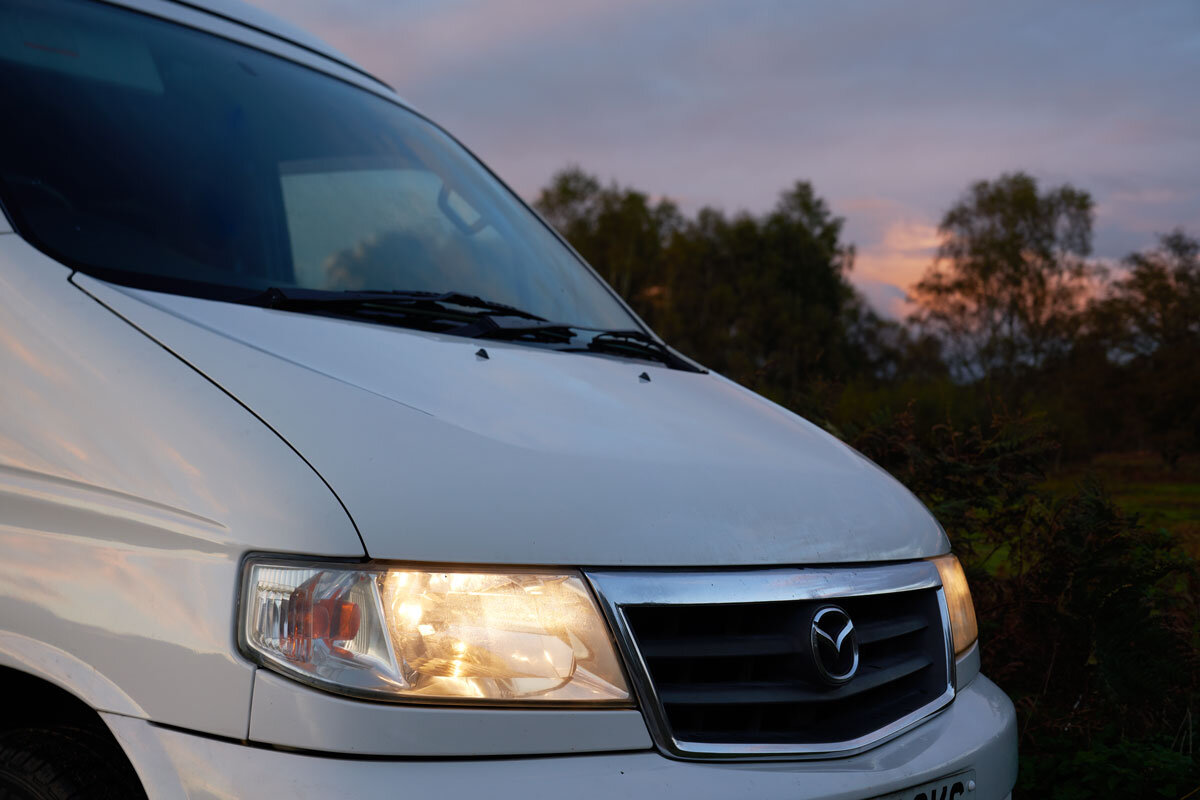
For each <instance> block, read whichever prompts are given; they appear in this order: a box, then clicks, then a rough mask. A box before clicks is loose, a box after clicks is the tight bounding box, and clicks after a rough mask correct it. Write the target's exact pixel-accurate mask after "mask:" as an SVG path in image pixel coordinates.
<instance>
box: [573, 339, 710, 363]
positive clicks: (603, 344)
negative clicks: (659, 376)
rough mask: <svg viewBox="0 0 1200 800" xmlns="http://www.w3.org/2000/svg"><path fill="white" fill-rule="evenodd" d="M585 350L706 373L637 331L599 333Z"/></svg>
mask: <svg viewBox="0 0 1200 800" xmlns="http://www.w3.org/2000/svg"><path fill="white" fill-rule="evenodd" d="M587 349H588V350H590V351H592V352H594V353H609V354H612V355H626V356H632V357H634V358H647V359H650V360H652V361H661V362H662V363H663V364H666V365H667V366H668V367H671V368H672V369H680V370H684V371H685V372H700V373H704V372H707V371H708V370H706V369H702V368H701V367H698V366H696V365H695V364H693V363H692V362H690V361H688V360H687V359H686V358H684V357H683V356H681V355H679V354H678V353H676V352H675V351H674V350H672V349H671V348H669V347H667V346H666V345H665V344H663V343H662V342H660V341H658V340H657V339H655V338H654V337H652V336H650V335H649V334H648V333H645V332H643V331H639V330H625V331H601V332H600V333H597V334H596V335H595V336H593V337H592V340H591V341H590V342H588V343H587Z"/></svg>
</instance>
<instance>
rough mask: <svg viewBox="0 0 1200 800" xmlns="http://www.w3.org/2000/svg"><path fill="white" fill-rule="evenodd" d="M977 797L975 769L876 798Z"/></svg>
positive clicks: (956, 799) (945, 799)
mask: <svg viewBox="0 0 1200 800" xmlns="http://www.w3.org/2000/svg"><path fill="white" fill-rule="evenodd" d="M973 797H975V770H967V771H966V772H959V773H956V774H954V775H950V776H948V777H945V778H938V779H936V780H932V781H929V782H927V783H922V784H920V785H918V786H910V787H909V788H907V789H905V790H904V791H901V792H892V793H891V794H885V795H882V796H881V797H876V798H874V800H971V798H973Z"/></svg>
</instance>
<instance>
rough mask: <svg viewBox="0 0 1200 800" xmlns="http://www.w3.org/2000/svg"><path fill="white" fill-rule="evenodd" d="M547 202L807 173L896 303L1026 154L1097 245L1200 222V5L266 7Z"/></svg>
mask: <svg viewBox="0 0 1200 800" xmlns="http://www.w3.org/2000/svg"><path fill="white" fill-rule="evenodd" d="M253 2H254V3H255V4H256V5H259V6H261V7H262V8H264V9H266V10H268V11H271V12H273V13H275V14H277V15H279V16H282V17H285V18H286V19H288V20H289V21H291V22H294V23H296V24H299V25H300V26H302V27H304V28H306V29H308V30H310V31H312V32H313V33H316V34H317V35H318V36H321V37H322V38H324V39H325V40H326V41H329V42H330V43H331V44H333V45H334V46H335V47H337V48H338V49H340V50H341V51H343V52H344V53H346V54H348V55H349V56H351V57H352V58H354V59H355V60H356V61H358V62H359V63H361V64H363V65H364V66H366V67H367V68H368V69H370V70H371V71H373V72H375V73H376V74H378V75H379V76H380V77H382V78H383V79H384V80H386V81H388V82H389V83H391V84H392V85H393V86H395V87H396V89H397V90H398V91H399V92H400V93H401V94H402V95H403V96H404V97H405V98H406V99H407V100H409V101H410V102H412V103H413V104H414V105H415V106H417V107H418V108H420V109H421V110H423V111H425V112H426V113H428V114H430V115H431V116H433V117H434V118H435V119H437V120H438V121H439V122H441V123H443V124H444V125H446V126H447V127H448V128H449V129H450V130H451V131H453V132H454V133H455V134H456V135H457V136H458V137H459V138H461V139H462V140H463V141H464V142H466V143H467V144H468V145H469V146H470V147H471V148H472V149H474V150H475V152H476V153H478V154H479V155H480V156H481V157H482V158H483V159H484V160H485V161H487V162H488V163H489V165H491V166H492V167H493V168H494V169H495V170H496V171H497V172H499V174H500V175H501V176H503V177H504V178H505V179H506V180H507V181H508V182H509V183H510V184H511V185H512V186H513V187H514V188H516V189H517V190H518V191H519V192H521V193H522V194H524V195H525V196H526V197H530V198H532V197H534V196H535V195H536V193H537V190H538V189H539V188H540V187H541V186H543V185H544V184H545V183H546V182H547V180H548V179H549V177H550V175H551V174H552V173H553V172H554V171H555V170H557V169H559V168H561V167H563V166H565V165H567V164H572V163H574V164H579V165H581V166H583V167H584V168H585V169H587V170H589V171H591V172H594V173H596V174H598V175H600V176H601V177H602V178H604V179H606V180H607V179H615V180H617V181H618V182H620V183H622V184H629V185H632V186H635V187H637V188H639V189H642V190H644V191H646V192H649V193H650V194H652V195H666V196H669V197H672V198H674V199H676V200H677V201H678V202H679V203H680V204H681V205H682V206H683V207H684V208H685V209H687V210H695V209H696V208H699V207H700V206H702V205H713V206H717V207H721V208H724V209H726V210H728V211H735V210H738V209H748V210H750V211H763V210H766V209H767V208H769V207H770V206H771V205H772V204H773V203H774V201H775V198H776V196H777V195H778V194H779V192H780V191H782V190H783V189H784V188H785V187H786V186H788V185H790V184H791V183H792V182H793V181H795V180H798V179H806V180H811V181H812V182H813V184H814V186H815V187H816V189H817V191H818V193H819V194H821V195H822V196H823V197H825V198H826V199H827V200H828V201H829V203H830V205H831V206H832V208H833V210H834V211H835V213H837V214H839V215H841V216H844V217H845V218H846V232H847V238H848V239H849V240H850V241H852V242H854V243H855V244H856V245H857V246H858V249H859V258H858V262H857V265H856V268H855V271H854V280H855V281H856V283H857V284H858V285H859V286H860V288H861V289H862V290H863V292H864V293H865V294H866V295H867V296H868V298H869V299H871V300H872V302H874V303H875V304H876V305H877V306H878V307H880V308H882V309H884V310H886V311H891V312H892V313H895V312H897V311H899V310H900V308H901V306H900V305H899V300H900V299H901V298H902V297H903V290H904V288H905V287H907V286H909V285H910V284H911V283H912V282H913V281H914V280H915V279H916V278H917V277H918V276H919V274H920V272H921V271H922V270H923V269H924V267H925V266H926V265H927V264H928V263H929V260H930V255H931V252H932V248H933V247H934V246H935V245H936V224H937V221H938V219H939V217H940V215H941V213H942V212H943V211H944V210H945V209H946V208H947V207H948V206H949V205H950V204H951V203H953V202H954V200H955V199H956V198H957V197H958V196H959V195H960V194H961V193H962V192H963V191H964V190H965V188H966V187H967V186H968V184H969V183H970V182H972V181H974V180H977V179H981V178H991V177H995V176H997V175H999V174H1001V173H1002V172H1005V171H1011V170H1016V169H1023V170H1026V171H1028V172H1031V173H1032V174H1034V175H1035V176H1037V177H1038V178H1039V180H1041V181H1043V182H1044V183H1046V184H1047V185H1053V184H1057V183H1061V182H1070V183H1073V184H1074V185H1076V186H1078V187H1080V188H1083V189H1087V190H1088V191H1090V192H1091V193H1092V195H1093V197H1094V198H1095V199H1096V202H1097V213H1096V236H1095V245H1096V255H1097V256H1098V257H1102V258H1106V259H1117V258H1120V257H1121V256H1123V255H1125V254H1126V253H1128V252H1129V251H1130V250H1134V249H1139V248H1142V247H1145V246H1148V245H1149V244H1151V243H1152V242H1153V241H1154V235H1155V233H1157V232H1163V231H1166V230H1169V229H1171V228H1173V227H1175V226H1178V225H1182V226H1184V227H1185V228H1186V229H1187V230H1189V231H1190V232H1191V233H1192V234H1194V235H1200V2H1196V0H1176V1H1174V2H1172V1H1171V0H1155V2H1137V1H1136V0H1125V1H1123V2H1103V1H1102V0H1058V1H1057V2H1053V3H1047V2H1045V1H1044V0H1036V1H1035V0H1008V1H1007V2H996V0H988V1H987V2H962V1H961V0H956V1H954V2H951V0H913V2H905V3H900V2H890V1H888V0H878V1H876V2H865V0H864V1H863V2H834V1H833V0H829V1H828V2H820V3H818V2H804V1H803V0H790V1H785V0H656V1H655V2H647V1H646V0H640V1H635V0H522V1H521V2H507V1H504V2H501V1H500V0H436V2H434V1H432V0H253Z"/></svg>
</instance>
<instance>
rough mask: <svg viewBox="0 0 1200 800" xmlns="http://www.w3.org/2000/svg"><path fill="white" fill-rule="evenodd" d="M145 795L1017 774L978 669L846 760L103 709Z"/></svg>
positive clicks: (799, 789) (847, 788)
mask: <svg viewBox="0 0 1200 800" xmlns="http://www.w3.org/2000/svg"><path fill="white" fill-rule="evenodd" d="M105 721H106V722H107V723H108V724H109V727H110V728H112V730H113V732H114V734H116V736H117V738H118V740H119V741H120V742H121V744H122V746H123V747H124V748H125V751H126V753H127V754H128V755H129V757H130V759H131V760H132V761H133V764H134V766H135V767H136V768H137V771H138V774H139V775H140V776H141V779H142V782H143V784H144V785H145V787H146V793H147V795H148V796H149V797H150V798H152V800H176V799H177V798H179V799H182V798H187V799H188V800H208V799H210V798H211V800H218V799H219V800H229V798H253V797H290V798H296V800H308V799H309V798H312V800H328V799H329V798H331V797H393V796H409V797H486V798H505V797H521V798H525V797H530V796H537V797H570V798H572V800H576V799H578V800H591V799H592V798H597V800H598V799H599V798H613V797H631V798H642V797H645V798H654V799H655V800H670V799H671V798H688V800H701V798H722V799H725V798H730V797H754V798H761V799H762V800H773V799H774V798H779V799H780V800H783V799H784V798H786V800H802V799H803V798H812V799H814V800H815V799H816V798H822V800H864V798H870V797H874V796H876V795H880V794H887V793H889V792H894V791H898V790H900V789H904V788H906V787H909V786H916V785H919V784H921V783H922V782H925V781H932V780H934V779H936V778H938V777H940V776H943V775H948V774H950V773H953V772H957V771H960V770H964V769H973V770H975V774H976V782H977V785H978V789H977V790H976V791H975V792H974V793H973V794H972V795H969V796H968V798H967V800H1001V799H1002V798H1005V797H1007V796H1008V795H1009V793H1010V792H1011V790H1012V786H1013V784H1014V782H1015V781H1016V776H1017V735H1016V719H1015V715H1014V711H1013V705H1012V702H1011V701H1010V700H1009V699H1008V697H1007V696H1006V695H1005V694H1004V693H1003V692H1002V691H1000V689H999V688H997V687H996V685H995V684H994V683H992V682H991V681H989V680H988V679H987V678H985V677H984V676H982V675H980V676H978V677H977V678H975V680H973V681H971V683H970V685H968V686H967V687H965V688H964V689H963V690H962V691H960V692H959V694H958V696H957V697H956V698H955V700H954V702H953V703H951V704H950V706H949V707H948V708H947V709H946V710H945V711H943V712H942V713H940V714H938V715H937V716H936V717H935V718H933V719H931V720H929V721H928V722H926V723H923V724H921V725H918V726H917V727H916V728H914V729H913V730H911V731H909V732H908V733H906V734H904V735H903V736H900V737H898V738H896V739H893V740H892V741H890V742H887V743H885V744H883V745H880V746H879V747H876V748H874V749H872V750H870V751H868V752H865V753H862V754H859V755H856V756H852V757H849V758H840V759H830V760H823V761H776V762H742V763H696V762H684V761H673V760H671V759H668V758H665V757H663V756H661V755H659V754H658V753H656V752H652V751H637V752H622V753H609V754H596V755H573V756H542V757H530V758H486V759H462V758H454V759H391V758H387V759H385V758H345V757H340V756H328V755H322V754H313V753H301V752H295V751H288V750H282V749H277V748H269V747H262V746H248V745H245V744H241V743H237V742H231V741H228V740H224V739H216V738H212V737H205V736H196V735H192V734H189V733H185V732H182V731H179V730H175V729H169V728H163V727H160V726H157V725H154V724H153V723H150V722H147V721H145V720H139V719H133V718H130V717H123V716H117V715H105Z"/></svg>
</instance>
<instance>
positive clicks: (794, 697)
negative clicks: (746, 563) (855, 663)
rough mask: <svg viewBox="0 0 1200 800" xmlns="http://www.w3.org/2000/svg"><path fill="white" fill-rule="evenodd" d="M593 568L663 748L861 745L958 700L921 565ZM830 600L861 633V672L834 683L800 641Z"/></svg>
mask: <svg viewBox="0 0 1200 800" xmlns="http://www.w3.org/2000/svg"><path fill="white" fill-rule="evenodd" d="M589 577H590V578H591V580H592V582H593V586H594V587H595V588H596V590H597V592H598V594H599V595H600V597H601V599H602V601H603V604H604V606H605V609H606V613H608V615H609V617H610V620H611V621H612V623H613V625H614V627H615V629H616V630H617V631H618V639H619V640H620V645H621V648H622V650H623V652H624V653H625V655H626V658H627V660H628V661H629V662H630V663H631V664H632V665H633V666H634V670H633V671H634V675H633V678H634V682H635V684H636V686H637V689H638V694H639V697H640V699H641V700H642V703H643V708H644V709H645V711H646V712H647V716H648V718H649V721H650V722H651V727H652V729H653V732H654V734H655V739H656V741H657V742H658V744H659V746H660V747H661V748H662V749H663V750H664V751H665V752H667V753H668V754H670V755H675V756H678V757H694V758H741V757H797V756H817V755H826V754H846V753H849V752H856V751H859V750H862V749H865V748H867V747H870V746H873V745H875V744H878V743H879V742H881V741H884V740H885V739H887V738H890V737H891V736H895V735H897V734H898V733H900V732H901V731H903V730H905V729H906V728H907V727H909V726H910V725H913V724H915V723H916V722H918V721H920V720H921V719H924V718H925V717H927V716H929V715H930V714H932V713H934V712H936V711H937V710H938V709H939V708H941V707H942V706H944V705H945V704H946V703H948V702H949V701H950V699H951V698H952V697H953V659H952V657H951V656H952V654H951V651H950V641H949V628H948V624H947V622H946V613H945V602H944V600H943V598H942V593H941V587H940V583H939V581H938V577H937V571H936V569H935V568H934V567H933V566H932V565H930V564H928V563H925V562H914V563H908V564H892V565H886V566H880V567H870V568H861V569H859V568H830V569H815V568H805V569H791V570H781V569H763V570H737V571H728V572H715V573H695V572H684V571H672V572H641V571H628V572H595V573H591V574H590V575H589ZM829 603H833V604H836V605H837V606H839V607H841V608H842V609H844V610H845V611H846V612H847V613H848V614H849V615H850V617H851V619H852V620H853V621H854V624H855V629H856V633H857V635H858V638H859V647H860V657H861V659H860V664H859V668H858V671H857V673H856V674H855V676H854V677H853V678H852V679H851V680H850V681H849V682H848V683H845V684H844V685H841V686H831V685H828V684H826V683H823V682H821V681H820V680H818V679H816V677H815V676H814V674H813V672H812V670H811V669H810V668H809V667H810V665H811V660H812V655H811V653H810V652H809V650H807V649H806V647H805V640H806V637H807V636H808V632H809V623H810V620H811V619H812V615H813V613H814V611H815V610H816V609H817V608H819V607H821V606H824V605H827V604H829Z"/></svg>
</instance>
